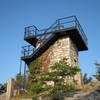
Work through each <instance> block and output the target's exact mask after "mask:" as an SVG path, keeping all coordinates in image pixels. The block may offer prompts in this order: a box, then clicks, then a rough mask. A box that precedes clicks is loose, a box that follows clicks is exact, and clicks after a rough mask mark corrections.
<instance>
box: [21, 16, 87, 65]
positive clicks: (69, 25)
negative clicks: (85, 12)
mask: <svg viewBox="0 0 100 100" xmlns="http://www.w3.org/2000/svg"><path fill="white" fill-rule="evenodd" d="M61 36H69V37H70V38H71V39H72V41H73V42H74V43H75V44H76V46H77V48H78V51H83V50H88V42H87V37H86V35H85V33H84V31H83V29H82V27H81V25H80V23H79V21H78V19H77V18H76V16H70V17H65V18H61V19H57V20H56V21H55V22H54V23H53V24H52V25H51V26H50V27H49V28H46V29H42V30H39V29H38V28H37V27H36V26H34V25H33V26H28V27H26V28H25V34H24V40H25V41H27V42H28V43H29V44H30V45H28V46H24V47H22V52H23V55H22V57H21V59H22V60H24V61H25V62H26V63H27V64H29V63H30V62H31V61H33V60H35V59H36V58H38V57H39V56H40V55H41V54H42V53H43V52H45V50H47V48H49V47H50V46H51V45H52V44H53V43H54V42H55V41H56V40H57V39H59V38H60V37H61ZM37 42H40V46H39V47H38V48H36V43H37Z"/></svg>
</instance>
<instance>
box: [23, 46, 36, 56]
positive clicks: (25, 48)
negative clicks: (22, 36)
mask: <svg viewBox="0 0 100 100" xmlns="http://www.w3.org/2000/svg"><path fill="white" fill-rule="evenodd" d="M34 51H35V48H34V47H33V46H32V45H27V46H23V47H22V56H24V57H26V56H29V55H31V54H32V53H33V52H34Z"/></svg>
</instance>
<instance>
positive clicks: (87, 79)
mask: <svg viewBox="0 0 100 100" xmlns="http://www.w3.org/2000/svg"><path fill="white" fill-rule="evenodd" d="M91 81H92V77H89V78H88V77H87V73H85V74H84V76H83V83H84V84H88V83H90V82H91Z"/></svg>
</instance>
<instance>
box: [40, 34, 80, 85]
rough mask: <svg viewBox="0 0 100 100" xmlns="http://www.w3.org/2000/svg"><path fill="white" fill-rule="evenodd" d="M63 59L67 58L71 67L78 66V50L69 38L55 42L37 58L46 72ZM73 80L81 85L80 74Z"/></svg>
mask: <svg viewBox="0 0 100 100" xmlns="http://www.w3.org/2000/svg"><path fill="white" fill-rule="evenodd" d="M63 58H68V63H69V65H71V66H73V67H78V66H79V61H78V49H77V47H76V45H75V44H74V43H73V41H72V40H71V39H70V37H67V36H66V37H65V36H64V37H62V38H60V39H58V40H57V41H55V43H54V44H53V45H51V46H50V47H49V48H48V50H46V51H45V52H44V53H43V54H42V55H41V56H40V57H39V60H40V61H41V62H42V65H43V69H44V70H46V69H48V68H49V67H50V66H51V65H53V64H54V63H55V62H58V61H59V60H61V59H63ZM75 79H76V80H78V84H80V85H81V83H82V82H81V81H82V80H81V79H82V78H81V73H78V74H77V75H76V76H75Z"/></svg>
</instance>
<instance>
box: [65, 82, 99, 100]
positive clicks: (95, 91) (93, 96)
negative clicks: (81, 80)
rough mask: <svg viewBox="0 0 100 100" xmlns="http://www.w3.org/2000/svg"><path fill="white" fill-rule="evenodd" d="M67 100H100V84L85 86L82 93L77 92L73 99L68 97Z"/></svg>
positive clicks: (92, 83) (93, 83)
mask: <svg viewBox="0 0 100 100" xmlns="http://www.w3.org/2000/svg"><path fill="white" fill-rule="evenodd" d="M65 100H100V82H98V81H92V82H91V83H89V84H87V85H84V86H83V87H82V89H81V90H80V91H77V92H75V93H74V94H73V96H72V97H66V98H65Z"/></svg>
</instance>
